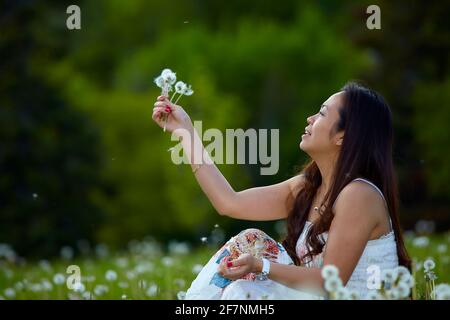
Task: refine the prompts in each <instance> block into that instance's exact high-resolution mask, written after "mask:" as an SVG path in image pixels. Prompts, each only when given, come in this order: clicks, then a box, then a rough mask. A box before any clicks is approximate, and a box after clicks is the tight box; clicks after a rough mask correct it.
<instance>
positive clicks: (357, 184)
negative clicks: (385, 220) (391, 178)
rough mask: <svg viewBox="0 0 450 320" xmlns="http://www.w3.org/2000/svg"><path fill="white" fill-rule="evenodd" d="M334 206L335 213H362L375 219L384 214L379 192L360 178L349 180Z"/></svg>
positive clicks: (382, 201)
mask: <svg viewBox="0 0 450 320" xmlns="http://www.w3.org/2000/svg"><path fill="white" fill-rule="evenodd" d="M334 208H335V214H336V215H364V216H366V217H367V218H369V219H374V220H376V221H377V220H378V219H379V218H381V217H384V216H385V204H384V200H383V198H382V197H381V195H380V194H379V192H378V191H377V190H376V189H375V188H374V187H373V186H371V185H370V184H368V183H367V182H364V181H360V180H358V181H352V182H350V183H349V184H347V185H346V186H345V187H344V188H343V189H342V190H341V192H340V193H339V195H338V197H337V199H336V203H335V205H334ZM368 213H369V214H368Z"/></svg>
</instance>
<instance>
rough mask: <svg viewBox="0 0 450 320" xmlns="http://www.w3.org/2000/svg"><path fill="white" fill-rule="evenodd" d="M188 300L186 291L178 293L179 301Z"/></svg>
mask: <svg viewBox="0 0 450 320" xmlns="http://www.w3.org/2000/svg"><path fill="white" fill-rule="evenodd" d="M185 298H186V291H179V292H178V293H177V299H178V300H184V299H185Z"/></svg>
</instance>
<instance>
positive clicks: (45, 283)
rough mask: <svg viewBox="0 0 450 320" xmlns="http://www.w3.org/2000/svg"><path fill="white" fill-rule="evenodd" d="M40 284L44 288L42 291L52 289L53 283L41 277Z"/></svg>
mask: <svg viewBox="0 0 450 320" xmlns="http://www.w3.org/2000/svg"><path fill="white" fill-rule="evenodd" d="M41 284H42V288H43V289H44V291H52V290H53V285H52V283H51V282H50V281H48V280H47V279H43V280H42V281H41Z"/></svg>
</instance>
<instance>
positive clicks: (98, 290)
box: [94, 284, 109, 296]
mask: <svg viewBox="0 0 450 320" xmlns="http://www.w3.org/2000/svg"><path fill="white" fill-rule="evenodd" d="M108 291H109V287H108V286H105V285H104V284H98V285H96V286H95V288H94V293H95V295H96V296H103V295H104V294H105V293H107V292H108Z"/></svg>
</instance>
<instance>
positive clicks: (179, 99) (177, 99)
mask: <svg viewBox="0 0 450 320" xmlns="http://www.w3.org/2000/svg"><path fill="white" fill-rule="evenodd" d="M182 95H183V94H182V93H180V95H179V96H178V98H177V100H175V102H174V104H176V103H177V102H178V100H180V98H181V96H182Z"/></svg>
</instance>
